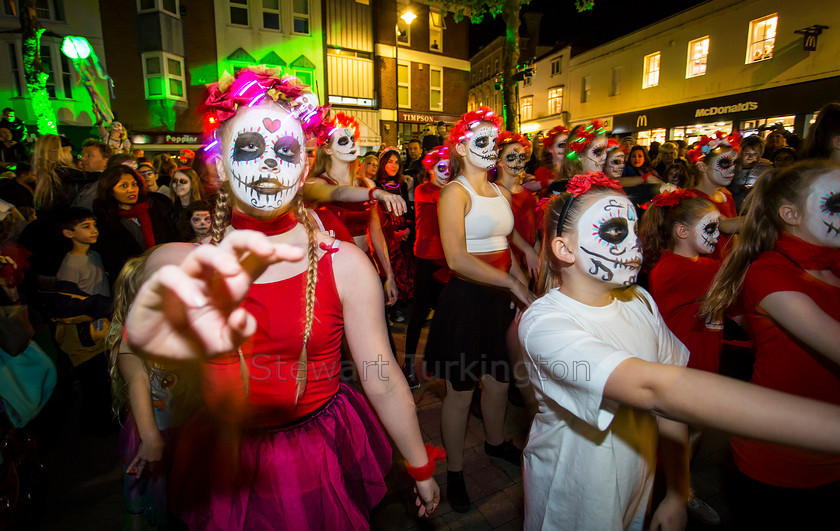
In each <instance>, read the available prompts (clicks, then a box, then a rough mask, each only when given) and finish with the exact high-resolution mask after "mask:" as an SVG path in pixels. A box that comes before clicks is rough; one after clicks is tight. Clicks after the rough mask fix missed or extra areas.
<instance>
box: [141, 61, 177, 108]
mask: <svg viewBox="0 0 840 531" xmlns="http://www.w3.org/2000/svg"><path fill="white" fill-rule="evenodd" d="M143 78H144V79H145V89H146V99H147V100H161V99H171V100H180V101H186V99H187V96H186V92H185V88H186V81H185V73H184V58H183V57H179V56H177V55H172V54H169V53H166V52H147V53H144V54H143Z"/></svg>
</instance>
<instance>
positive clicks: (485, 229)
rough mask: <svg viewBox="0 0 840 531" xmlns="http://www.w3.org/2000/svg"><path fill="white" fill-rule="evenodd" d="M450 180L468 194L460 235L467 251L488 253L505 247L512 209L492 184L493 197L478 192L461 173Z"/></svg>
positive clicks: (511, 218) (511, 221) (510, 224)
mask: <svg viewBox="0 0 840 531" xmlns="http://www.w3.org/2000/svg"><path fill="white" fill-rule="evenodd" d="M453 182H456V183H458V184H460V185H461V186H463V187H464V188H465V189H466V190H467V192H468V193H469V194H470V201H471V202H472V206H471V207H470V211H469V212H467V215H466V216H465V217H464V234H465V235H466V238H467V252H468V253H489V252H492V251H501V250H503V249H507V248H508V239H507V238H508V236H509V235H510V233H511V232H513V210H511V207H510V203H508V200H507V199H506V198H505V196H503V195H502V193H501V192H500V191H499V187H498V185H497V184H495V183H490V184H491V185H492V186H493V189H494V190H495V191H496V197H484V196H480V195H478V194H477V193H476V192H475V190H473V187H472V186H470V183H469V181H467V179H466V178H465V177H463V176H460V177H458V178H457V179H455V180H454V181H453Z"/></svg>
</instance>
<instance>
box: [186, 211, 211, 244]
mask: <svg viewBox="0 0 840 531" xmlns="http://www.w3.org/2000/svg"><path fill="white" fill-rule="evenodd" d="M210 224H211V223H210V212H208V211H206V210H196V211H195V212H193V215H192V217H191V218H190V225H191V226H192V229H193V232H195V235H196V236H197V237H198V238H203V237H205V236H207V235H208V234H210Z"/></svg>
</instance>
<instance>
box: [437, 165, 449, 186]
mask: <svg viewBox="0 0 840 531" xmlns="http://www.w3.org/2000/svg"><path fill="white" fill-rule="evenodd" d="M435 180H437V182H438V184H439V185H441V186H446V183H448V182H449V159H440V160H439V161H438V163H437V164H436V165H435Z"/></svg>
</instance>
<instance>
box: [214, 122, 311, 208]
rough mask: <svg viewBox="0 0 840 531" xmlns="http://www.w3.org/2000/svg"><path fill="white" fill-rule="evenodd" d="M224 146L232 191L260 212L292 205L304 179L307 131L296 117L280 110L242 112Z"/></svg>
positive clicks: (233, 124) (232, 125)
mask: <svg viewBox="0 0 840 531" xmlns="http://www.w3.org/2000/svg"><path fill="white" fill-rule="evenodd" d="M231 131H232V134H231V137H230V140H229V141H228V143H227V145H225V146H224V151H223V153H224V155H225V163H226V164H227V166H228V176H229V180H230V186H231V191H232V192H233V194H234V195H235V196H236V197H237V198H238V199H239V200H240V201H242V202H244V203H246V204H248V205H251V206H252V207H254V208H256V209H259V210H275V209H277V208H280V207H281V206H284V205H286V204H288V203H289V202H291V200H292V199H293V198H294V196H295V194H296V193H297V190H298V188H300V184H301V183H302V177H303V175H304V173H305V172H304V169H305V168H304V165H303V162H304V159H305V158H306V153H305V150H304V149H303V147H304V140H305V139H304V136H303V130H302V129H301V126H300V123H299V122H298V121H297V119H296V118H295V116H293V115H291V114H289V113H288V112H286V111H285V110H283V109H282V108H280V107H276V106H270V107H266V106H261V107H258V108H254V109H248V110H246V111H239V113H238V114H237V116H236V118H234V120H233V123H232V124H231Z"/></svg>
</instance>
